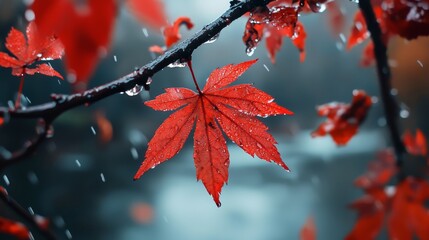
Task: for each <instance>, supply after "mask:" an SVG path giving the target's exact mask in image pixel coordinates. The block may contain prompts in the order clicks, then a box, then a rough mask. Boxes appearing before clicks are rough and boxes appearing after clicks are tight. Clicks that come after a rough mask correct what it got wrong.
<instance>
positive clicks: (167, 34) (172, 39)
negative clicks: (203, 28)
mask: <svg viewBox="0 0 429 240" xmlns="http://www.w3.org/2000/svg"><path fill="white" fill-rule="evenodd" d="M182 25H185V26H186V28H187V29H188V30H190V29H192V28H193V27H194V24H193V23H192V21H191V19H190V18H188V17H179V18H177V19H176V21H174V23H173V24H172V25H168V26H167V27H165V29H164V32H163V34H164V38H165V47H160V46H158V45H154V46H151V47H150V48H149V51H151V52H154V53H158V54H163V53H164V51H165V50H167V48H169V47H171V46H173V44H175V43H176V42H178V41H179V40H180V39H181V38H182V36H181V35H180V33H179V29H180V26H182Z"/></svg>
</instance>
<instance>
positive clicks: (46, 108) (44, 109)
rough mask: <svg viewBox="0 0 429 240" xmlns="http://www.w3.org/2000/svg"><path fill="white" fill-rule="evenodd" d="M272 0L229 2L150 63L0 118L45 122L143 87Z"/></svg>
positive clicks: (1, 161) (29, 149) (0, 160)
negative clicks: (107, 80)
mask: <svg viewBox="0 0 429 240" xmlns="http://www.w3.org/2000/svg"><path fill="white" fill-rule="evenodd" d="M272 1H274V0H244V1H242V2H236V1H235V2H231V6H230V8H229V9H228V10H227V11H226V12H225V13H224V14H222V15H221V16H220V17H219V18H218V19H216V20H215V21H213V22H212V23H210V24H208V25H206V26H205V27H204V28H202V29H201V30H200V31H199V32H197V33H196V34H194V35H193V36H192V37H191V38H189V39H187V40H184V41H182V42H181V43H179V44H177V45H176V46H174V47H172V48H171V49H170V50H168V51H167V52H165V53H164V54H163V55H161V56H159V57H158V58H156V59H155V60H153V61H152V62H150V63H148V64H146V65H145V66H143V67H141V68H140V69H138V70H136V71H134V72H132V73H130V74H128V75H126V76H123V77H121V78H119V79H117V80H115V81H112V82H110V83H107V84H105V85H101V86H98V87H95V88H92V89H89V90H87V91H85V92H83V93H77V94H72V95H58V94H53V95H52V99H53V101H51V102H48V103H45V104H41V105H36V106H31V107H27V108H25V109H16V110H10V109H8V108H0V118H5V117H9V118H10V120H13V119H16V118H25V119H35V118H42V119H45V120H46V121H47V122H49V124H50V123H51V122H52V121H53V120H54V119H55V118H56V117H58V116H59V115H61V114H62V113H64V112H66V111H67V110H69V109H72V108H75V107H78V106H82V105H88V104H92V103H95V102H97V101H99V100H101V99H104V98H107V97H109V96H111V95H114V94H117V93H120V92H125V91H127V90H129V89H131V88H133V87H134V86H136V85H142V86H147V85H148V84H149V82H148V79H149V78H150V77H152V76H153V75H154V74H156V73H157V72H159V71H161V70H162V69H163V68H165V67H167V66H168V65H169V64H171V63H174V62H176V61H185V62H186V61H187V60H189V59H190V57H191V55H192V53H193V52H194V50H195V49H197V48H198V47H200V46H201V45H202V44H204V43H205V42H207V41H209V40H210V39H211V38H213V36H216V35H217V34H219V33H220V32H221V31H222V29H224V28H225V27H227V26H228V25H229V24H231V23H232V22H233V21H235V20H236V19H238V18H239V17H241V16H243V15H244V14H245V13H246V12H249V11H250V10H252V9H254V8H255V7H258V6H265V5H267V4H268V3H270V2H272ZM45 139H46V135H38V137H37V138H36V139H35V140H34V141H31V144H29V145H26V146H25V147H24V148H23V149H21V150H20V151H18V152H17V153H14V154H12V155H13V156H12V157H11V158H9V159H6V158H4V156H0V170H1V169H3V168H4V166H5V165H10V164H11V163H15V162H17V161H19V160H21V159H23V158H24V157H26V156H28V155H29V154H30V153H33V152H34V151H35V150H36V149H37V147H38V146H39V145H40V143H41V142H43V141H44V140H45Z"/></svg>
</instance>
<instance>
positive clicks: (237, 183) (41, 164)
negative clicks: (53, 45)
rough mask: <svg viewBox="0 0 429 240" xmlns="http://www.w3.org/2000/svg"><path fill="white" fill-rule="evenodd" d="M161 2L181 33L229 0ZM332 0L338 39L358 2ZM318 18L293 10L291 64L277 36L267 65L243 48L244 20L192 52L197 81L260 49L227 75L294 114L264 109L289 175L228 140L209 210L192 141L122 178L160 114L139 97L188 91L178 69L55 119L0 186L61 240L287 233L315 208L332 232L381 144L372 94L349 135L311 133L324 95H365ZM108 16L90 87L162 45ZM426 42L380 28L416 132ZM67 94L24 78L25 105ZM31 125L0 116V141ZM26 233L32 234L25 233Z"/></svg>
mask: <svg viewBox="0 0 429 240" xmlns="http://www.w3.org/2000/svg"><path fill="white" fill-rule="evenodd" d="M165 2H166V6H167V8H166V11H167V14H168V16H169V19H170V20H171V21H173V20H174V19H175V18H176V17H178V16H182V15H184V16H189V17H190V18H191V19H192V20H193V21H194V22H195V28H194V29H193V30H191V31H190V32H187V31H186V30H184V29H183V31H182V35H183V36H184V38H187V37H189V36H191V35H192V33H194V32H196V31H197V30H199V29H201V28H202V27H203V26H204V25H205V24H207V23H209V22H210V21H212V20H213V19H215V18H216V17H217V16H219V15H220V14H221V13H222V12H224V11H225V10H226V9H227V8H228V6H229V1H226V0H225V1H201V0H186V1H185V0H175V1H173V0H166V1H165ZM0 4H1V7H0V13H1V14H0V51H6V50H5V48H4V39H5V36H6V35H7V33H8V31H9V29H10V27H11V26H15V27H16V28H18V29H21V30H22V29H23V28H24V26H25V23H24V21H23V16H24V5H23V4H22V3H20V1H13V0H0ZM342 9H343V11H344V13H345V18H346V24H345V26H346V27H345V28H344V32H343V34H344V36H345V37H347V36H348V35H349V29H350V25H351V22H352V18H353V15H354V12H355V11H356V9H357V6H356V4H355V3H352V2H344V3H342ZM325 15H326V14H318V15H315V14H311V15H306V14H304V15H302V16H301V17H300V19H301V20H302V22H303V24H304V25H305V27H306V31H307V34H308V38H307V46H306V51H307V58H306V60H305V62H303V63H300V62H299V56H298V55H299V54H298V51H297V50H296V49H295V48H294V46H293V45H292V44H291V42H290V40H288V39H285V40H284V44H283V47H282V50H281V51H280V52H279V53H278V55H277V62H276V64H274V65H273V64H272V63H271V62H270V61H269V59H268V57H267V53H266V49H265V46H264V43H261V46H259V47H258V48H257V49H256V51H255V54H254V55H253V56H251V57H248V56H247V55H246V54H245V51H244V49H245V47H244V45H243V43H242V40H241V37H242V33H243V31H244V24H245V21H246V19H245V18H244V17H243V18H242V19H239V20H237V21H235V22H233V23H232V24H231V25H230V26H229V27H228V28H227V29H225V30H224V31H223V32H222V33H221V35H220V37H219V39H218V40H217V41H216V42H214V43H211V44H205V45H203V46H202V47H200V48H199V49H198V50H196V51H195V52H194V55H193V66H194V70H195V74H196V77H197V79H198V81H199V83H200V84H201V85H203V84H204V83H205V79H206V78H207V77H208V75H209V74H210V72H211V71H212V70H213V69H215V68H216V67H220V66H223V65H226V64H229V63H238V62H242V61H246V60H249V59H254V58H259V61H258V63H257V64H256V65H255V66H253V67H252V68H251V69H250V70H249V71H248V72H246V73H245V74H244V75H243V76H242V77H241V78H240V80H239V81H237V82H238V83H245V82H251V83H253V84H254V85H255V86H256V87H258V88H260V89H262V90H264V91H266V92H268V93H269V94H271V95H272V96H274V97H275V98H276V101H277V102H278V103H279V104H280V105H282V106H285V107H287V108H289V109H290V110H292V111H293V112H294V113H295V114H294V115H293V116H278V117H273V118H267V119H263V122H264V123H266V124H267V125H268V126H269V127H270V129H271V130H270V132H271V133H272V134H273V135H274V136H275V137H276V139H277V140H278V143H279V144H278V148H279V151H280V153H281V155H282V157H283V160H284V161H285V162H286V164H287V165H288V166H289V167H290V168H291V172H290V173H288V172H285V171H284V170H282V169H281V168H280V167H279V166H277V165H275V164H270V163H267V162H265V161H262V160H259V159H257V158H252V157H251V156H249V155H247V154H246V153H244V151H243V150H241V149H240V148H238V147H237V146H236V145H234V144H233V143H231V142H228V148H229V151H230V155H231V166H230V178H229V182H228V185H226V186H225V187H224V188H223V191H222V195H221V201H222V207H221V208H217V207H216V205H215V204H214V202H213V201H212V199H211V196H210V195H208V194H207V192H206V190H205V188H204V186H203V185H202V183H200V182H197V181H196V177H195V168H194V164H193V159H192V151H193V149H192V141H188V142H187V144H186V146H185V148H184V149H183V150H182V151H181V152H180V153H179V154H178V155H177V156H176V157H174V158H173V159H171V160H169V161H168V162H166V163H164V164H161V165H159V166H157V167H156V168H155V169H152V170H151V171H149V172H148V173H147V174H145V175H144V176H143V177H142V178H141V179H140V180H138V181H135V182H134V181H133V180H132V177H133V176H134V173H135V172H136V170H137V169H138V166H139V165H140V163H141V161H142V160H143V156H144V152H145V150H146V145H147V141H148V140H149V139H150V138H151V137H152V135H153V133H154V131H155V130H156V128H157V127H158V126H159V125H160V123H161V122H162V121H163V119H165V118H166V117H167V116H168V114H169V113H164V112H155V111H154V110H151V109H150V108H148V107H146V106H144V105H143V101H144V100H147V99H151V98H153V97H155V96H156V95H158V94H160V93H161V92H163V89H164V88H166V87H175V86H180V87H188V88H192V89H193V88H194V86H193V83H192V80H191V75H190V73H189V71H188V69H187V68H175V69H164V70H163V71H161V72H159V73H158V74H156V75H155V76H154V77H153V83H152V85H151V90H150V92H144V91H143V92H142V93H141V94H139V95H137V96H134V97H129V96H127V95H126V94H123V95H119V94H118V95H115V96H112V97H109V98H107V99H105V100H103V101H100V102H98V103H96V104H94V105H92V106H89V107H80V108H76V109H73V110H70V111H69V112H67V113H66V114H64V115H63V116H61V117H60V118H58V119H57V120H56V121H55V123H54V128H55V134H54V136H53V137H52V138H51V139H49V140H48V141H47V142H46V143H45V144H43V146H42V147H41V148H40V149H39V150H38V151H37V152H36V154H34V155H33V156H31V157H30V158H28V159H27V160H25V161H23V162H21V163H19V164H17V165H14V166H11V167H10V168H8V169H7V170H6V171H4V172H1V176H0V177H1V178H0V182H1V185H2V186H4V187H5V188H6V189H7V190H8V192H9V193H10V194H11V195H12V196H14V198H16V199H17V200H18V201H19V202H20V203H22V205H23V206H24V207H25V208H29V207H31V209H32V210H33V211H34V212H35V213H37V214H40V215H43V216H47V217H50V218H51V219H52V225H53V228H54V229H55V231H56V232H57V234H58V236H60V237H61V239H67V237H70V236H71V237H72V238H73V239H83V240H87V239H88V240H90V239H105V240H117V239H125V240H134V239H176V240H200V239H205V240H212V239H213V240H215V239H216V240H218V239H222V240H236V239H247V240H259V239H270V240H271V239H272V240H280V239H298V238H299V230H300V228H301V227H302V225H303V224H304V222H305V220H306V219H307V218H308V217H309V216H310V215H311V216H314V218H315V222H316V226H317V235H318V239H319V240H331V239H341V238H342V237H344V236H345V235H346V234H347V232H348V231H349V230H350V229H351V227H352V225H353V223H354V220H355V217H356V215H355V213H354V212H352V211H350V210H349V209H347V205H348V204H349V203H350V202H351V201H352V200H354V199H356V198H357V197H359V196H360V195H361V194H362V193H361V191H360V190H359V189H356V188H354V187H353V180H354V179H355V178H356V177H357V176H359V175H360V174H362V173H363V172H364V171H365V169H366V166H367V164H368V162H369V161H370V160H372V159H374V158H375V155H376V153H377V152H378V151H379V150H382V149H383V148H385V147H386V146H387V145H388V144H389V141H388V138H387V134H386V131H385V128H384V125H383V122H384V120H383V116H382V109H381V106H380V103H376V104H375V105H374V107H373V108H372V109H371V110H370V114H369V116H368V117H367V119H366V122H365V123H364V124H363V126H362V127H361V129H360V132H359V134H358V135H357V136H356V137H355V138H354V139H353V140H352V141H351V142H350V144H348V145H347V146H345V147H340V148H339V147H336V146H335V144H334V143H333V142H332V140H331V139H330V138H329V137H326V138H323V139H312V138H311V137H310V133H311V131H312V130H314V129H315V128H316V127H317V125H318V124H319V123H320V122H321V121H322V119H320V118H318V117H317V114H316V111H315V106H317V105H320V104H323V103H327V102H331V101H343V102H348V101H350V99H351V94H352V91H353V90H354V89H364V90H365V91H366V92H367V93H369V94H371V95H374V96H377V95H378V84H377V82H376V73H375V70H374V68H373V67H370V68H362V67H360V66H359V59H360V55H361V51H362V48H363V46H359V47H357V48H356V49H353V50H352V51H345V50H344V45H345V43H344V42H343V41H342V37H340V36H339V35H334V34H333V33H332V31H331V29H330V28H329V26H328V23H327V19H326V16H325ZM115 27H116V29H115V35H114V38H113V42H112V44H111V49H110V51H109V52H108V54H107V56H106V57H105V58H104V59H103V60H102V61H101V62H100V64H99V66H98V68H97V70H96V73H95V74H94V76H93V78H92V79H91V82H90V84H89V85H90V87H92V86H97V85H100V84H103V83H106V82H109V81H112V80H114V79H116V78H118V77H120V76H122V75H124V74H126V73H128V72H131V71H132V70H133V69H134V67H136V66H141V65H143V64H145V63H147V62H148V61H150V60H151V59H152V58H153V55H151V54H150V53H149V52H148V51H147V49H148V47H149V46H150V45H153V44H159V45H161V44H162V43H163V42H162V37H161V35H160V34H159V32H158V31H153V30H150V29H146V28H147V27H146V26H144V25H141V24H140V23H138V22H137V21H136V20H135V19H134V17H133V16H132V15H131V14H130V13H129V12H128V11H127V10H126V9H124V8H121V10H120V11H119V12H118V18H117V21H116V25H115ZM142 28H145V30H142ZM146 30H147V31H148V37H146V36H145V34H144V32H145V31H146ZM427 43H428V39H427V38H426V39H425V38H420V39H418V40H417V41H414V42H404V41H403V40H401V39H393V40H392V41H391V44H390V45H389V47H390V52H389V56H390V58H391V62H393V63H394V66H395V67H394V68H393V76H394V79H393V80H394V83H393V84H394V86H395V87H396V88H397V89H398V94H399V95H398V96H399V97H400V99H401V100H402V101H403V102H404V104H403V106H404V108H406V109H407V110H409V112H410V116H408V117H407V118H406V119H403V120H402V123H403V125H404V126H405V127H409V128H411V129H414V128H415V127H416V126H418V127H419V128H421V129H422V130H423V132H429V125H428V123H427V121H425V119H427V117H428V116H427V111H425V109H426V108H427V103H428V93H429V92H428V90H429V87H428V86H429V85H428V84H429V83H428V81H427V78H428V76H429V70H428V69H429V56H428V54H427V52H428V46H429V44H427ZM417 60H418V61H419V62H420V63H421V64H422V65H423V67H422V66H421V64H420V63H418V61H417ZM52 65H53V66H54V67H55V68H56V69H59V71H60V72H61V73H64V69H63V67H62V65H61V62H59V61H54V62H52ZM264 65H265V66H264ZM18 83H19V81H18V80H17V79H16V78H15V77H12V76H11V75H10V69H0V105H1V106H6V105H7V102H8V101H10V100H12V101H13V100H14V98H15V94H16V90H17V88H18ZM70 91H71V88H70V85H69V84H68V83H67V82H66V81H63V82H59V81H57V79H54V78H49V77H40V76H34V77H28V79H27V80H26V82H25V88H24V94H25V96H27V97H28V98H29V99H30V100H31V104H33V105H34V104H40V103H44V102H47V101H49V94H50V93H70ZM95 111H103V112H104V113H105V114H106V116H107V118H108V119H109V120H110V121H111V123H112V125H113V129H114V131H113V134H114V135H113V139H112V141H111V142H109V143H107V144H103V143H101V141H100V140H99V135H100V132H99V129H98V128H97V124H96V121H95V118H94V112H95ZM92 128H94V131H95V134H94V132H93V130H92ZM33 132H34V121H25V120H24V121H16V122H10V123H8V124H6V125H5V126H2V127H0V144H1V145H3V146H4V147H5V148H8V149H10V150H13V149H16V148H17V147H18V146H21V145H22V144H23V142H24V141H25V139H26V138H27V137H28V136H31V135H32V134H33ZM4 176H6V177H7V179H8V181H9V183H10V184H9V185H7V184H6V182H5V181H4V178H5V177H4ZM0 207H1V208H0V213H2V214H3V215H7V216H10V217H12V218H16V216H14V215H13V214H12V213H11V212H10V211H7V210H6V209H5V208H4V206H2V205H0ZM17 219H19V218H17ZM35 236H36V239H42V238H40V237H38V236H37V233H35ZM1 239H3V236H1ZM5 239H7V238H6V237H5Z"/></svg>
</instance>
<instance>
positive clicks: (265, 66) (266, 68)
mask: <svg viewBox="0 0 429 240" xmlns="http://www.w3.org/2000/svg"><path fill="white" fill-rule="evenodd" d="M264 68H265V70H267V72H269V71H270V69H269V68H268V67H267V65H265V64H264Z"/></svg>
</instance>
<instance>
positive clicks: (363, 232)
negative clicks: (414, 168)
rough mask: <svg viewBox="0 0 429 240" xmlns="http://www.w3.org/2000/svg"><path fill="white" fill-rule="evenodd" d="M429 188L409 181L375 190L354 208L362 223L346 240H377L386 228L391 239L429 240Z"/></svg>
mask: <svg viewBox="0 0 429 240" xmlns="http://www.w3.org/2000/svg"><path fill="white" fill-rule="evenodd" d="M428 200H429V184H428V183H427V182H426V180H424V179H416V178H412V177H408V178H406V179H405V180H403V181H402V182H400V183H399V184H398V185H397V186H396V187H386V188H382V187H380V188H374V189H371V190H368V191H367V194H366V195H365V196H364V197H362V198H360V199H358V200H357V201H355V202H354V203H352V204H351V206H350V207H351V208H353V209H355V210H356V211H357V212H358V220H357V222H356V224H355V226H354V227H353V229H352V231H351V232H350V233H349V234H348V235H347V237H346V238H345V239H346V240H358V239H369V240H371V239H375V238H376V237H377V235H378V234H379V232H380V231H381V229H382V228H383V226H386V227H387V232H388V235H389V239H401V240H412V239H414V237H417V238H418V239H420V240H425V239H429V228H428V227H427V226H428V225H429V211H428V209H427V208H426V207H425V202H427V201H428Z"/></svg>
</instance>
